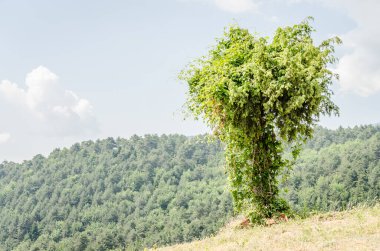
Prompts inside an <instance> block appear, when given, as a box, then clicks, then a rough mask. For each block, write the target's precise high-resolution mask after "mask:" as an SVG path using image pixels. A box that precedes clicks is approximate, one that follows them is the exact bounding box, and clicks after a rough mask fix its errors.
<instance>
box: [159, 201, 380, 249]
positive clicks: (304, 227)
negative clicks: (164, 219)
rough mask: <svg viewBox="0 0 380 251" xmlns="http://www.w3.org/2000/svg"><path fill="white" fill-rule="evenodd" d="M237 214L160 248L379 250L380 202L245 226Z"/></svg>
mask: <svg viewBox="0 0 380 251" xmlns="http://www.w3.org/2000/svg"><path fill="white" fill-rule="evenodd" d="M240 222H242V219H241V218H236V219H234V220H233V221H231V223H229V224H228V225H227V226H226V227H224V228H223V229H222V230H221V231H220V232H219V233H218V234H216V235H215V236H213V237H210V238H206V239H204V240H199V241H194V242H191V243H184V244H178V245H174V246H169V247H164V248H160V249H158V250H161V251H165V250H218V251H219V250H239V251H240V250H265V251H269V250H281V251H283V250H292V251H293V250H299V251H301V250H307V251H309V250H350V251H351V250H360V251H362V250H379V251H380V204H377V205H376V206H374V207H364V206H362V207H357V208H354V209H351V210H347V211H342V212H330V213H324V214H316V215H313V216H311V217H309V218H307V219H290V220H289V221H288V222H281V223H279V224H275V225H271V226H256V227H250V228H241V227H240Z"/></svg>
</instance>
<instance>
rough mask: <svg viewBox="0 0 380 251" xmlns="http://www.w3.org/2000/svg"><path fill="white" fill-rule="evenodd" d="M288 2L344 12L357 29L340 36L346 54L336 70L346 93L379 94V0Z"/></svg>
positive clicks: (304, 0)
mask: <svg viewBox="0 0 380 251" xmlns="http://www.w3.org/2000/svg"><path fill="white" fill-rule="evenodd" d="M288 2H293V3H295V2H314V3H321V4H324V5H325V6H327V7H329V8H335V9H337V10H340V11H344V12H345V13H346V14H347V15H348V16H349V17H350V18H352V19H353V20H354V21H355V22H356V24H357V26H356V27H355V28H354V29H353V30H351V31H349V32H348V33H346V34H340V37H341V38H342V40H343V48H344V49H345V50H346V53H344V55H343V56H342V57H341V58H340V61H339V63H338V64H337V66H336V71H337V73H339V75H340V81H339V84H340V86H341V89H342V90H343V91H345V92H354V93H357V94H359V95H361V96H368V95H371V94H374V93H376V92H379V91H380V57H379V55H380V30H379V29H378V27H377V26H378V25H377V24H379V23H380V15H379V13H378V12H379V10H380V1H378V0H362V1H358V0H288Z"/></svg>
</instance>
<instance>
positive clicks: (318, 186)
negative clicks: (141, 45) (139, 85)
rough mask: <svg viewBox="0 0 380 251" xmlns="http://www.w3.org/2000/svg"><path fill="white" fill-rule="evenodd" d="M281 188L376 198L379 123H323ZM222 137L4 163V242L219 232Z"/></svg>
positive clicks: (133, 245) (47, 245)
mask: <svg viewBox="0 0 380 251" xmlns="http://www.w3.org/2000/svg"><path fill="white" fill-rule="evenodd" d="M315 132H316V133H315V137H314V138H313V139H312V140H310V141H308V143H307V144H306V145H305V146H304V150H303V151H302V152H301V154H300V157H299V159H298V161H297V162H296V164H295V167H294V169H293V170H292V171H290V172H289V174H288V176H289V177H288V179H287V181H285V182H284V183H282V184H281V186H280V188H281V194H282V196H283V197H284V198H286V200H287V201H288V202H289V203H290V205H291V206H292V208H293V209H294V210H295V211H300V212H305V211H306V212H307V211H310V210H321V211H326V210H339V209H344V208H346V207H348V206H351V205H355V204H358V203H363V202H368V201H374V200H378V198H379V197H380V126H375V125H369V126H359V127H354V128H346V129H344V128H339V129H337V130H328V129H325V128H321V127H318V128H316V129H315ZM223 155H224V145H223V144H222V143H220V142H219V141H212V142H209V140H208V137H207V136H198V137H185V136H182V135H162V136H157V135H146V136H144V137H139V136H132V137H131V138H130V139H122V138H117V139H113V138H107V139H103V140H97V141H85V142H82V143H77V144H74V145H73V146H71V147H70V148H63V149H56V150H54V151H53V152H52V153H51V154H50V155H49V156H47V157H44V156H42V155H37V156H35V157H34V158H33V159H31V160H28V161H24V162H23V163H19V164H18V163H13V162H3V163H1V164H0V250H118V249H119V250H125V249H127V250H139V249H141V248H143V247H152V246H155V245H158V246H161V245H170V244H173V243H179V242H187V241H191V240H194V239H198V238H202V237H205V236H209V235H212V234H214V233H216V232H217V231H218V230H219V229H220V227H222V226H223V224H225V223H226V221H228V219H230V218H231V216H232V215H233V214H234V213H233V202H232V199H231V195H230V193H229V191H228V185H227V184H228V182H227V174H226V169H225V167H224V166H225V163H224V157H223Z"/></svg>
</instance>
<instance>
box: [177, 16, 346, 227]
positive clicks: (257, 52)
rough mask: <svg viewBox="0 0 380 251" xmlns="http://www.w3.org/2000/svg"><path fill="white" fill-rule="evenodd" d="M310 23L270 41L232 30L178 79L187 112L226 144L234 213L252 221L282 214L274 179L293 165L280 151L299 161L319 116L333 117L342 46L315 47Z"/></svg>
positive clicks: (283, 205)
mask: <svg viewBox="0 0 380 251" xmlns="http://www.w3.org/2000/svg"><path fill="white" fill-rule="evenodd" d="M308 20H309V19H307V20H305V21H303V22H301V23H300V24H298V25H294V26H292V27H285V28H278V29H277V31H276V33H275V35H274V37H273V40H272V41H268V39H266V38H262V37H256V36H254V35H252V34H250V33H249V32H248V30H246V29H242V28H240V27H237V26H232V27H230V28H229V29H227V30H226V32H225V34H224V37H223V38H221V39H219V41H218V44H217V45H216V46H215V47H214V48H213V49H211V50H210V52H209V55H208V56H207V57H204V58H202V59H200V60H197V61H196V62H195V63H193V64H192V65H190V66H189V67H188V69H187V70H185V71H183V72H182V75H181V78H182V79H183V80H185V81H186V82H187V84H188V87H189V92H188V102H187V106H188V108H189V109H190V111H191V112H192V113H193V114H194V115H195V116H196V117H197V118H198V117H202V118H203V119H204V120H205V121H206V122H207V123H208V125H209V126H210V127H211V128H213V130H214V132H215V134H216V135H217V136H218V137H219V138H220V139H221V140H222V141H223V142H224V143H225V144H226V153H225V154H226V162H227V166H228V170H229V177H230V183H231V189H232V196H233V198H234V205H235V208H236V209H237V211H242V212H244V213H245V214H246V215H248V216H249V217H250V219H251V220H252V221H255V222H260V221H262V220H263V218H267V217H271V216H272V215H273V214H274V213H276V212H279V211H283V210H286V209H287V204H286V202H285V201H284V200H282V199H281V198H280V197H279V196H278V179H277V178H278V176H279V174H280V173H281V170H283V169H284V168H286V167H289V164H290V161H289V160H287V159H285V158H283V152H284V148H285V146H286V145H287V144H290V145H291V147H292V154H293V157H294V158H296V157H297V155H298V152H299V142H302V141H304V140H305V139H306V138H310V137H311V135H312V129H313V127H314V125H315V122H317V121H318V119H319V116H320V114H329V115H331V114H332V113H337V111H338V108H337V107H336V106H335V105H334V104H333V103H332V101H331V100H330V96H331V94H332V91H331V90H330V89H329V86H330V85H331V84H332V80H333V79H334V77H336V76H335V75H334V74H333V73H332V72H331V71H330V70H328V68H327V65H328V64H330V63H334V62H335V57H333V56H332V53H333V52H334V47H333V44H334V43H340V40H339V38H332V39H328V40H325V41H323V42H322V43H321V44H320V45H319V46H315V45H314V44H313V40H312V38H311V33H312V31H313V29H312V27H311V26H310V25H309V22H308Z"/></svg>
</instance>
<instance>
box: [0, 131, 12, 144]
mask: <svg viewBox="0 0 380 251" xmlns="http://www.w3.org/2000/svg"><path fill="white" fill-rule="evenodd" d="M10 138H11V135H10V134H9V133H0V144H4V143H6V142H7V141H8V140H9V139H10Z"/></svg>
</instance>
